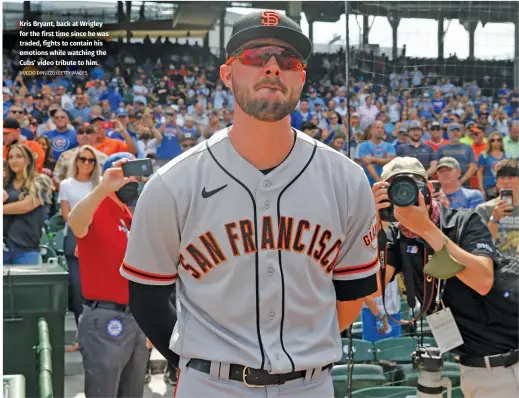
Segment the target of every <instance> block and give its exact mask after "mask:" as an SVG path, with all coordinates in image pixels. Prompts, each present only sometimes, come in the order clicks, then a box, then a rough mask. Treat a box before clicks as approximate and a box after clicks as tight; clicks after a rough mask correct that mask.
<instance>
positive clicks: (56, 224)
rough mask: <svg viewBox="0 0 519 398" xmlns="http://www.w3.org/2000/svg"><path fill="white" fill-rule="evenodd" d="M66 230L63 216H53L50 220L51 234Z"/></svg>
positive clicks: (49, 228)
mask: <svg viewBox="0 0 519 398" xmlns="http://www.w3.org/2000/svg"><path fill="white" fill-rule="evenodd" d="M64 228H65V220H64V219H63V217H62V216H61V214H55V215H54V216H52V218H51V219H50V220H49V227H48V230H49V232H53V233H56V232H58V231H61V230H63V229H64Z"/></svg>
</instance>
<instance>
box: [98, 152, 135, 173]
mask: <svg viewBox="0 0 519 398" xmlns="http://www.w3.org/2000/svg"><path fill="white" fill-rule="evenodd" d="M121 159H128V160H134V159H135V156H133V155H132V154H131V153H130V152H117V153H114V154H113V155H110V156H108V157H107V158H106V160H105V164H104V165H103V173H104V172H105V171H106V170H108V169H110V168H112V167H113V165H114V163H115V162H117V161H118V160H121Z"/></svg>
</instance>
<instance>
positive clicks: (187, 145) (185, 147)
mask: <svg viewBox="0 0 519 398" xmlns="http://www.w3.org/2000/svg"><path fill="white" fill-rule="evenodd" d="M194 146H196V143H194V144H182V149H190V148H193V147H194Z"/></svg>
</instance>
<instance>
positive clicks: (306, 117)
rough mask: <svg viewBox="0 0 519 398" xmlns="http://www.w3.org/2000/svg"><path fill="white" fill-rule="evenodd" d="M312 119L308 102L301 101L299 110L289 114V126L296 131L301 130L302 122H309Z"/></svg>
mask: <svg viewBox="0 0 519 398" xmlns="http://www.w3.org/2000/svg"><path fill="white" fill-rule="evenodd" d="M311 119H312V113H311V112H310V108H309V105H308V100H306V99H302V100H301V102H300V104H299V109H296V110H294V111H293V112H292V113H291V114H290V125H291V126H292V127H293V128H295V129H296V130H301V125H302V124H303V123H304V122H309V121H310V120H311Z"/></svg>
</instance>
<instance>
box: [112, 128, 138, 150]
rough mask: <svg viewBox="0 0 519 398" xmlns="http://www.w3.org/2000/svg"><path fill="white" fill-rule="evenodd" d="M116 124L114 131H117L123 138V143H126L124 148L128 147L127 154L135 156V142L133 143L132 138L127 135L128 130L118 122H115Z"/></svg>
mask: <svg viewBox="0 0 519 398" xmlns="http://www.w3.org/2000/svg"><path fill="white" fill-rule="evenodd" d="M115 123H116V129H115V131H118V132H120V133H121V135H122V136H123V138H124V141H125V142H126V146H127V147H128V152H130V153H132V154H133V155H135V156H137V152H138V151H137V146H136V145H135V142H134V141H133V138H132V136H131V135H130V133H128V130H126V129H125V128H124V126H123V125H122V123H121V122H120V121H119V120H117V119H116V120H115Z"/></svg>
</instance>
